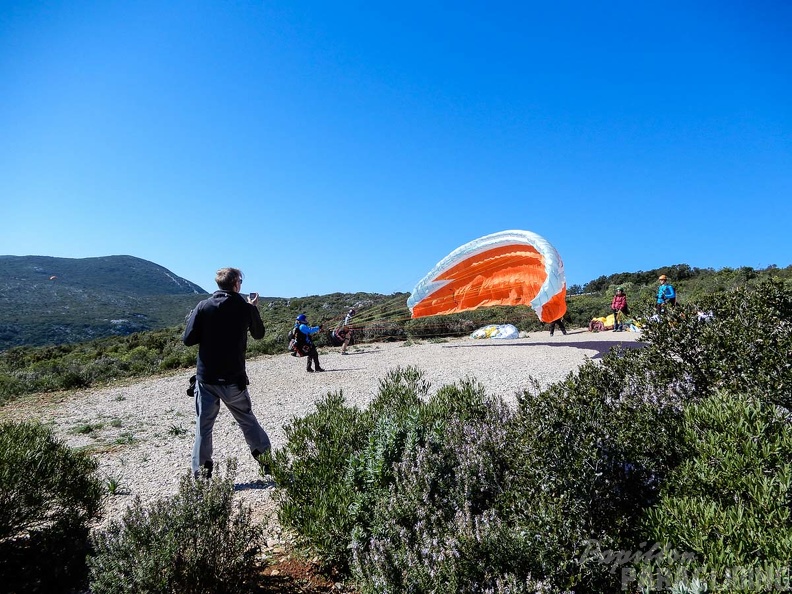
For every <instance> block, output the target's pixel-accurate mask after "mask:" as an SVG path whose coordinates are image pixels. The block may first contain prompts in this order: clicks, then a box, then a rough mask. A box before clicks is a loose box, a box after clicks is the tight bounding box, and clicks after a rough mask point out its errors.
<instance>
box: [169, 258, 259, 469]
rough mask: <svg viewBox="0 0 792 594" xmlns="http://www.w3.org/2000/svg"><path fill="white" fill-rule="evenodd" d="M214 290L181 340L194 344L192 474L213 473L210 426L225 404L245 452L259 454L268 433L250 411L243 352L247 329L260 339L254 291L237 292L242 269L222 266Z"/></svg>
mask: <svg viewBox="0 0 792 594" xmlns="http://www.w3.org/2000/svg"><path fill="white" fill-rule="evenodd" d="M215 282H216V283H217V287H218V290H217V291H215V292H214V293H213V294H212V296H211V297H209V298H208V299H204V300H203V301H201V302H200V303H199V304H198V305H197V306H196V307H195V309H193V310H192V312H190V315H189V316H188V319H187V327H186V328H185V329H184V336H183V337H182V341H183V342H184V344H185V345H187V346H193V345H196V344H197V345H198V364H197V372H196V374H195V375H196V383H195V413H196V419H195V444H194V446H193V453H192V471H193V476H195V477H196V478H198V477H200V476H201V474H202V473H203V475H204V476H206V477H211V476H212V468H213V465H214V463H213V461H212V451H213V447H212V430H213V428H214V423H215V419H217V415H218V413H219V412H220V402H221V401H222V402H223V404H225V406H226V408H228V410H229V411H230V412H231V414H232V415H233V417H234V420H235V421H236V422H237V424H238V425H239V428H240V429H241V430H242V434H243V435H244V437H245V441H246V442H247V445H248V447H249V448H250V453H251V454H252V455H253V457H254V458H255V459H256V460H257V461H259V463H261V459H260V456H261V455H262V454H264V453H265V452H267V451H268V450H269V449H270V447H271V446H270V440H269V436H268V435H267V432H266V431H264V429H263V428H262V427H261V425H260V424H259V422H258V420H257V419H256V417H255V415H254V414H253V409H252V405H251V402H250V394H249V393H248V389H247V386H248V384H249V383H250V382H249V381H248V376H247V372H246V370H245V351H246V350H247V336H248V332H249V333H250V336H252V337H253V338H254V339H255V340H260V339H262V338H264V323H263V322H262V321H261V315H260V314H259V311H258V295H257V294H252V296H251V297H248V298H244V297H242V295H240V294H239V291H240V289H241V287H242V272H241V271H240V270H239V269H238V268H221V269H220V270H218V271H217V274H216V275H215Z"/></svg>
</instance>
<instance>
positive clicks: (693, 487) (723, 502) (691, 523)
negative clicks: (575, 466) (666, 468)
mask: <svg viewBox="0 0 792 594" xmlns="http://www.w3.org/2000/svg"><path fill="white" fill-rule="evenodd" d="M789 420H790V419H789V413H788V411H786V410H781V409H778V408H776V407H774V406H772V405H770V404H764V403H762V402H760V401H758V400H756V399H754V398H750V397H745V396H732V395H730V394H727V393H720V394H716V395H715V396H712V397H711V398H708V399H707V400H705V401H703V402H701V403H699V404H696V405H694V406H691V407H689V408H688V409H687V410H686V412H685V422H684V435H683V443H684V447H685V449H686V451H687V455H686V457H685V460H684V462H682V464H680V465H679V467H678V468H676V469H675V470H674V471H673V472H672V473H671V475H670V477H669V478H668V480H667V481H666V482H665V484H664V486H663V489H662V495H663V497H662V501H661V502H660V504H659V505H658V506H657V507H656V508H655V509H652V510H650V512H649V513H648V515H647V517H648V524H647V529H648V533H649V537H650V539H653V540H654V541H656V542H659V543H661V544H662V545H664V546H669V547H673V548H674V549H677V550H681V551H684V552H686V553H691V554H693V555H695V561H694V562H693V563H691V564H690V565H689V566H688V567H687V570H688V571H689V573H690V575H691V576H693V575H695V574H696V572H698V573H699V574H700V575H702V576H704V577H707V576H717V578H718V579H720V580H723V579H724V577H725V576H726V575H727V572H728V571H730V570H732V569H734V568H742V569H743V570H748V571H749V573H759V572H767V571H768V570H770V569H775V570H777V571H781V570H783V569H785V568H787V567H788V564H789V559H790V558H792V521H790V520H791V518H792V514H791V512H792V427H790V424H789ZM661 561H662V560H661ZM661 566H662V564H661ZM652 569H653V570H655V571H656V570H657V567H654V568H652ZM667 569H671V568H670V567H667ZM779 575H783V573H781V574H779ZM760 590H762V591H766V590H765V589H764V588H758V589H757V590H756V591H760ZM716 591H717V589H716Z"/></svg>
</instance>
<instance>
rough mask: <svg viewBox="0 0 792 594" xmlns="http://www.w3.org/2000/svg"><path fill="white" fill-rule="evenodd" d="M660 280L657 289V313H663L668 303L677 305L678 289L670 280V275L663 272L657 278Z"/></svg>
mask: <svg viewBox="0 0 792 594" xmlns="http://www.w3.org/2000/svg"><path fill="white" fill-rule="evenodd" d="M657 280H659V281H660V286H659V287H658V289H657V306H656V307H657V313H658V314H662V313H663V312H664V311H665V307H666V304H668V305H676V291H675V290H674V287H673V286H671V283H669V282H668V277H667V276H666V275H665V274H661V275H660V277H659V278H658V279H657Z"/></svg>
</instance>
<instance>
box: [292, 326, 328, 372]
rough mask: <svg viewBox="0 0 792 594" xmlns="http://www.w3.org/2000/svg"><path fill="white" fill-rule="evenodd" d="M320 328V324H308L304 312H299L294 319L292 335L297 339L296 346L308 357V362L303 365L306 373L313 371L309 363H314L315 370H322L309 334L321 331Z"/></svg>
mask: <svg viewBox="0 0 792 594" xmlns="http://www.w3.org/2000/svg"><path fill="white" fill-rule="evenodd" d="M321 330H322V325H321V324H319V325H318V326H309V325H308V318H307V317H306V315H305V314H300V315H299V316H297V319H296V320H295V321H294V336H295V338H296V339H297V348H298V349H300V351H301V352H303V353H305V355H306V356H307V357H308V363H307V364H306V366H305V371H307V372H308V373H313V369H312V368H311V363H315V364H316V365H315V367H316V371H324V369H322V367H321V366H320V365H319V353H318V352H317V351H316V345H315V344H314V343H313V340H311V334H316V333H317V332H321ZM303 347H305V348H303Z"/></svg>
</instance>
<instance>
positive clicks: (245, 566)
mask: <svg viewBox="0 0 792 594" xmlns="http://www.w3.org/2000/svg"><path fill="white" fill-rule="evenodd" d="M235 472H236V466H235V463H234V462H231V463H229V465H228V468H227V469H226V472H225V474H224V475H222V476H218V477H215V478H213V479H211V480H205V479H202V480H197V481H196V480H193V479H192V477H191V476H189V475H187V476H185V477H183V478H182V480H181V483H180V486H179V492H178V494H176V495H175V496H173V497H170V498H166V499H163V500H161V501H159V502H157V503H154V504H152V505H150V506H148V507H147V506H144V505H142V504H141V502H140V500H139V499H138V500H136V501H135V503H134V504H133V505H132V506H131V507H130V508H129V509H128V510H127V511H126V513H125V514H124V516H123V518H122V519H121V520H119V521H114V522H112V523H111V524H110V526H109V527H108V528H107V529H105V530H103V531H101V532H99V533H98V534H97V535H96V536H95V537H94V538H93V545H94V551H93V553H92V554H91V555H90V557H89V558H88V567H89V568H90V588H91V593H92V594H126V593H128V594H137V593H139V592H163V593H165V592H168V593H170V592H172V593H176V592H178V593H180V594H181V593H196V594H198V593H209V592H211V593H214V594H237V593H239V592H251V591H253V588H254V586H255V585H256V583H257V579H258V575H259V571H260V567H259V560H258V555H259V552H260V550H261V536H262V532H261V528H260V527H259V526H258V525H256V524H255V523H253V522H251V514H250V509H249V508H247V507H244V506H243V505H242V504H241V503H237V504H236V505H235V504H234V502H233V494H234V476H235Z"/></svg>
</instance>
